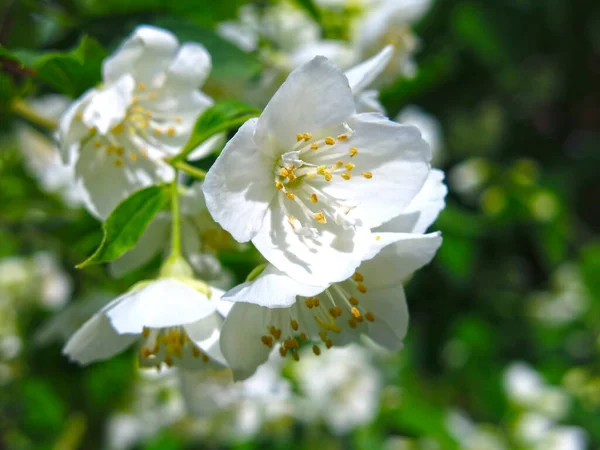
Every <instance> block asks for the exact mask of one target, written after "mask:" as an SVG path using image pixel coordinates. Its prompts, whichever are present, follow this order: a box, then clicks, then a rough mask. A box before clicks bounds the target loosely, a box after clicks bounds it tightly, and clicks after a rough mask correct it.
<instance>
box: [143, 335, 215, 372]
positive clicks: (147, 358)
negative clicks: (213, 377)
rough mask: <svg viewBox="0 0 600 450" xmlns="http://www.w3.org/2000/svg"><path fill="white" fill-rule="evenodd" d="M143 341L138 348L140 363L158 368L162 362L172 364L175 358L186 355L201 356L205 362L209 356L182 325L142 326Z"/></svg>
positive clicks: (167, 364)
mask: <svg viewBox="0 0 600 450" xmlns="http://www.w3.org/2000/svg"><path fill="white" fill-rule="evenodd" d="M142 336H143V337H144V343H143V344H142V347H141V349H140V364H141V365H143V366H146V367H147V366H154V367H156V368H157V369H160V366H161V364H162V363H163V362H164V363H165V365H166V366H167V367H171V366H173V364H175V362H176V360H178V359H179V360H181V359H183V358H184V357H186V356H191V357H193V358H196V359H197V358H202V361H203V362H205V363H207V362H208V361H209V357H208V355H207V354H205V353H204V352H202V350H200V349H199V348H198V347H196V345H194V343H193V342H192V340H191V339H190V338H189V336H188V335H187V333H186V332H185V330H184V329H183V327H170V328H144V330H143V331H142Z"/></svg>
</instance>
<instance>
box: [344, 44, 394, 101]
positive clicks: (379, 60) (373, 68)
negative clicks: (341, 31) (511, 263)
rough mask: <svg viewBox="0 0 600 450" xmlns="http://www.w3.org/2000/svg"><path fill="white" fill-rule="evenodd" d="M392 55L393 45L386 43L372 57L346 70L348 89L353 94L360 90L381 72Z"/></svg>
mask: <svg viewBox="0 0 600 450" xmlns="http://www.w3.org/2000/svg"><path fill="white" fill-rule="evenodd" d="M393 55H394V47H393V46H391V45H387V46H386V47H385V48H383V50H381V51H380V52H379V53H377V54H376V55H375V56H373V57H372V58H369V59H367V60H366V61H363V62H362V63H360V64H359V65H357V66H354V67H353V68H352V69H350V70H347V71H346V77H347V78H348V82H349V83H350V89H352V93H353V94H354V95H357V94H359V93H360V92H362V91H363V90H364V89H365V88H366V87H368V86H369V85H370V84H371V83H372V82H373V81H375V79H376V78H377V77H378V76H379V74H381V73H382V72H383V71H384V70H385V67H386V66H387V65H388V63H389V62H390V60H391V59H392V56H393Z"/></svg>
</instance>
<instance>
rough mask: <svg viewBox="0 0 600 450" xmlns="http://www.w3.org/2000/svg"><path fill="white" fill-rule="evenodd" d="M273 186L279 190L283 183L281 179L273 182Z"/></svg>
mask: <svg viewBox="0 0 600 450" xmlns="http://www.w3.org/2000/svg"><path fill="white" fill-rule="evenodd" d="M275 188H276V189H277V190H278V191H280V190H282V189H283V183H282V182H281V181H276V182H275Z"/></svg>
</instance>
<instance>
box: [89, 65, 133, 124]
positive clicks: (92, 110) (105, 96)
mask: <svg viewBox="0 0 600 450" xmlns="http://www.w3.org/2000/svg"><path fill="white" fill-rule="evenodd" d="M134 88H135V81H134V79H133V78H132V77H131V75H123V76H122V77H121V78H119V79H118V80H117V81H116V82H115V83H114V84H111V85H109V86H108V87H106V88H104V89H100V90H98V91H96V93H95V95H93V96H90V98H89V103H88V104H87V105H86V106H85V108H84V109H83V117H82V120H83V123H84V124H85V125H86V126H87V127H88V128H96V129H97V130H98V132H99V133H100V134H106V133H107V132H108V130H110V129H111V128H112V127H114V126H116V125H118V124H119V123H120V122H121V121H122V120H123V119H124V118H125V116H126V115H127V108H128V107H129V105H131V102H132V100H133V90H134Z"/></svg>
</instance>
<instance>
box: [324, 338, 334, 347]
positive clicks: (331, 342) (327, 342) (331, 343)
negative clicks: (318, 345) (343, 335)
mask: <svg viewBox="0 0 600 450" xmlns="http://www.w3.org/2000/svg"><path fill="white" fill-rule="evenodd" d="M325 347H327V348H331V347H333V341H332V340H331V339H327V340H326V341H325Z"/></svg>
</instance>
